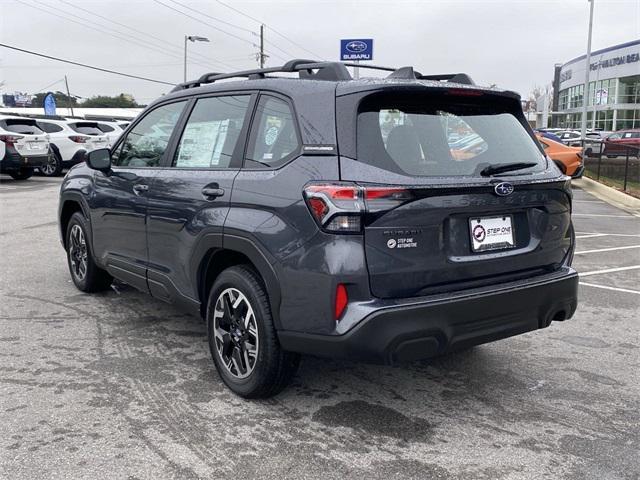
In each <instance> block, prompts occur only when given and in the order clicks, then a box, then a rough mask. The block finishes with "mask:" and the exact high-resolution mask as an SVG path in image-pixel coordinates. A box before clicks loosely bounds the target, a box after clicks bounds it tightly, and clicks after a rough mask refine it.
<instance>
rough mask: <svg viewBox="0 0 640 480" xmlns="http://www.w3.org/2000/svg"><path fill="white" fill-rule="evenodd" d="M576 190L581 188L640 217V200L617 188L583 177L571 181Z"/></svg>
mask: <svg viewBox="0 0 640 480" xmlns="http://www.w3.org/2000/svg"><path fill="white" fill-rule="evenodd" d="M571 185H572V186H573V187H574V188H579V189H581V190H584V191H585V192H587V193H590V194H592V195H593V196H594V197H598V198H599V199H600V200H604V201H605V202H607V203H608V204H610V205H613V206H614V207H618V208H620V209H622V210H624V211H626V212H629V213H631V214H633V215H636V216H640V199H638V198H636V197H632V196H631V195H627V194H626V193H623V192H621V191H619V190H616V189H615V188H612V187H608V186H607V185H603V184H602V183H599V182H596V181H595V180H592V179H590V178H588V177H582V178H578V179H574V180H572V181H571Z"/></svg>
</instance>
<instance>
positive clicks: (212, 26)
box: [153, 0, 255, 46]
mask: <svg viewBox="0 0 640 480" xmlns="http://www.w3.org/2000/svg"><path fill="white" fill-rule="evenodd" d="M153 1H154V2H156V3H158V4H160V5H162V6H163V7H166V8H168V9H170V10H173V11H174V12H177V13H179V14H181V15H184V16H185V17H189V18H191V19H192V20H195V21H196V22H200V23H202V24H203V25H206V26H208V27H210V28H213V29H214V30H218V31H219V32H222V33H224V34H226V35H229V36H230V37H233V38H236V39H238V40H240V41H241V42H245V43H248V44H249V45H251V46H255V44H254V43H253V42H252V41H251V40H247V39H246V38H242V37H239V36H238V35H236V34H235V33H230V32H227V31H226V30H223V29H221V28H220V27H216V26H215V25H211V24H210V23H208V22H205V21H204V20H201V19H199V18H198V17H194V16H193V15H189V14H188V13H185V12H183V11H182V10H178V9H177V8H174V7H172V6H171V5H167V4H166V3H163V2H161V1H160V0H153Z"/></svg>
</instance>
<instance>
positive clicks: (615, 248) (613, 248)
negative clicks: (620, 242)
mask: <svg viewBox="0 0 640 480" xmlns="http://www.w3.org/2000/svg"><path fill="white" fill-rule="evenodd" d="M630 248H640V245H628V246H626V247H610V248H598V249H597V250H583V251H581V252H575V253H574V255H582V254H583V253H599V252H613V251H614V250H628V249H630Z"/></svg>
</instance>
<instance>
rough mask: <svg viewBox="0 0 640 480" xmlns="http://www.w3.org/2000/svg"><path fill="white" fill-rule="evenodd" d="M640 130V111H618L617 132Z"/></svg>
mask: <svg viewBox="0 0 640 480" xmlns="http://www.w3.org/2000/svg"><path fill="white" fill-rule="evenodd" d="M627 128H640V110H618V118H617V120H616V130H625V129H627Z"/></svg>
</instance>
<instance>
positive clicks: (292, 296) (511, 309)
mask: <svg viewBox="0 0 640 480" xmlns="http://www.w3.org/2000/svg"><path fill="white" fill-rule="evenodd" d="M346 66H348V65H346V64H341V63H335V62H315V61H311V60H292V61H290V62H288V63H287V64H285V65H283V66H282V67H275V68H268V69H261V70H251V71H244V72H237V73H233V74H215V73H213V74H208V75H204V76H203V77H201V78H200V79H199V80H197V81H193V82H188V83H185V84H181V85H179V86H177V87H176V88H175V89H174V90H173V91H172V92H171V93H170V94H168V95H165V96H163V97H162V98H160V99H159V100H157V101H156V102H155V103H153V104H151V105H150V106H149V107H148V108H146V109H145V111H144V112H142V113H141V114H140V116H139V117H138V118H137V119H136V120H135V121H134V122H133V123H132V124H131V125H130V126H129V127H128V128H127V130H126V131H125V132H124V134H123V135H122V136H121V137H120V139H119V140H118V142H117V143H116V144H115V145H114V147H113V148H112V149H111V150H106V149H103V150H95V151H93V152H91V153H90V154H89V156H88V158H87V162H86V164H81V165H78V166H76V167H74V168H73V169H72V170H71V171H70V172H69V174H68V175H67V176H66V177H65V179H64V182H63V184H62V188H61V194H60V208H59V221H60V233H61V238H62V242H63V245H64V247H65V249H66V251H67V257H68V264H69V269H70V273H71V278H72V279H73V282H74V283H75V285H76V286H77V287H78V288H79V289H80V290H82V291H86V292H93V291H97V290H99V289H103V288H106V287H108V286H109V285H110V283H111V281H112V279H113V277H115V278H117V279H119V280H121V281H124V282H126V283H128V284H130V285H132V286H134V287H135V288H137V289H139V290H141V291H143V292H147V293H149V294H151V295H152V296H154V297H157V298H158V299H159V300H163V301H166V302H170V303H175V304H178V305H180V306H182V307H183V308H185V309H186V310H187V311H190V312H192V313H194V314H197V315H201V316H202V317H204V318H205V319H206V323H207V331H208V339H209V346H210V349H211V355H212V357H213V361H214V363H215V366H216V368H217V370H218V373H219V374H220V377H221V379H222V380H223V381H224V383H225V384H226V385H227V386H228V387H229V388H230V389H231V390H232V391H234V392H235V393H237V394H238V395H241V396H243V397H247V398H257V397H268V396H271V395H274V394H276V393H277V392H279V391H281V390H282V389H283V388H284V387H285V386H286V385H287V383H288V382H289V381H290V379H291V378H292V376H293V375H294V373H295V371H296V368H297V366H298V362H299V355H300V354H312V355H320V356H325V357H330V358H338V357H342V358H350V359H358V360H362V361H370V362H380V363H395V362H402V361H411V360H416V359H424V358H429V357H434V356H437V355H441V354H444V353H447V352H450V351H454V350H459V349H464V348H468V347H470V346H473V345H477V344H481V343H485V342H490V341H494V340H498V339H502V338H506V337H510V336H512V335H517V334H520V333H524V332H528V331H532V330H536V329H540V328H545V327H548V326H549V325H550V323H551V322H552V321H553V320H566V319H568V318H570V317H571V316H572V315H573V313H574V311H575V309H576V303H577V285H578V277H577V274H576V272H575V271H574V270H573V269H572V268H571V266H570V265H571V261H572V256H573V249H574V233H573V227H572V224H571V188H570V180H569V178H568V177H566V176H564V175H562V173H561V172H560V171H559V170H558V169H557V167H556V166H555V165H554V163H553V162H552V161H550V160H549V159H548V158H547V157H546V156H545V154H544V151H543V150H542V148H541V147H540V145H539V144H538V143H537V142H536V140H535V137H534V134H533V132H532V130H531V128H530V127H529V125H528V124H527V122H526V120H525V118H524V115H523V113H522V108H521V103H520V99H519V97H518V95H517V94H515V93H512V92H508V91H500V90H496V89H488V88H481V87H478V86H476V85H475V84H474V83H473V82H472V81H471V79H470V78H469V77H468V76H467V75H465V74H451V75H422V74H420V73H418V72H416V71H415V70H414V69H413V68H411V67H404V68H400V69H391V68H385V67H371V68H375V69H377V70H378V72H384V74H385V75H387V76H386V77H385V78H365V79H360V80H354V79H352V78H351V75H350V74H349V71H348V70H347V68H346ZM360 67H361V68H362V65H360ZM282 73H285V75H284V76H283V75H282ZM278 75H279V76H278ZM234 79H235V80H234Z"/></svg>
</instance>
